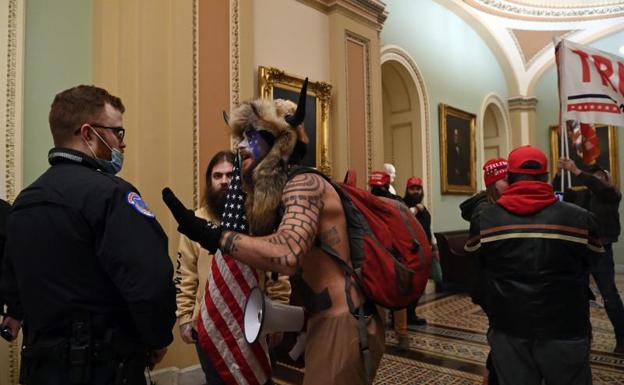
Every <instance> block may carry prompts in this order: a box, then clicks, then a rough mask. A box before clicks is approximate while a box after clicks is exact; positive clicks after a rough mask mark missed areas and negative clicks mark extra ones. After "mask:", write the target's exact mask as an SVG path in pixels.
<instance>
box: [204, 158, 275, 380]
mask: <svg viewBox="0 0 624 385" xmlns="http://www.w3.org/2000/svg"><path fill="white" fill-rule="evenodd" d="M233 174H234V175H233V178H232V183H231V184H230V188H229V190H228V194H227V197H226V201H225V210H224V212H223V216H222V225H223V227H224V229H226V230H233V231H238V232H241V233H246V232H247V220H246V218H245V213H244V202H245V194H244V193H243V191H242V188H241V179H240V172H239V168H238V167H235V169H234V172H233ZM256 286H258V277H257V274H256V272H255V271H254V269H252V268H251V267H249V266H247V265H245V264H243V263H240V262H238V261H236V260H235V259H234V258H232V257H231V256H229V255H223V254H222V253H221V251H217V253H216V254H215V256H214V258H213V260H212V265H211V267H210V275H209V277H208V281H207V282H206V294H205V297H204V301H203V302H202V305H201V311H200V313H199V321H200V322H198V325H197V328H198V331H197V332H198V337H199V343H200V345H201V346H202V348H203V349H204V350H205V352H206V354H207V356H208V358H209V359H210V362H211V363H212V365H213V366H214V367H215V369H216V370H217V372H218V373H219V375H220V377H221V379H223V381H224V382H225V383H226V384H228V385H230V384H231V385H235V384H237V385H247V384H249V385H263V384H265V383H266V382H267V381H268V380H269V378H271V364H270V361H269V354H268V347H267V344H266V340H265V339H263V338H260V339H258V341H257V342H255V343H253V344H248V343H247V341H246V340H245V335H244V330H243V316H244V310H245V301H246V300H247V297H248V296H249V293H250V292H251V289H252V288H254V287H256Z"/></svg>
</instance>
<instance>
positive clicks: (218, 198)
mask: <svg viewBox="0 0 624 385" xmlns="http://www.w3.org/2000/svg"><path fill="white" fill-rule="evenodd" d="M226 195H227V189H225V190H222V191H221V190H213V189H212V186H210V185H208V201H207V202H206V204H207V205H208V208H210V211H212V213H213V214H214V215H215V216H216V217H217V218H219V219H221V216H222V215H223V210H224V209H225V198H226Z"/></svg>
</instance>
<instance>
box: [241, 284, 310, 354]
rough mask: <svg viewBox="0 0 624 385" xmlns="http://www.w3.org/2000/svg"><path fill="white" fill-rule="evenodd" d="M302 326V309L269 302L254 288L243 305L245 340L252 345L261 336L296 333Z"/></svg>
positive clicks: (262, 293)
mask: <svg viewBox="0 0 624 385" xmlns="http://www.w3.org/2000/svg"><path fill="white" fill-rule="evenodd" d="M303 324H304V313H303V308H302V307H299V306H290V305H284V304H282V303H279V302H273V301H271V300H270V299H269V298H268V297H267V296H265V295H264V292H263V291H262V290H261V289H260V288H259V287H254V288H253V289H252V290H251V293H249V297H247V302H246V303H245V316H244V323H243V325H244V329H245V330H244V332H245V339H246V340H247V342H248V343H250V344H252V343H254V342H256V341H257V340H258V338H260V337H261V336H264V335H267V334H271V333H278V332H298V331H301V329H302V328H303Z"/></svg>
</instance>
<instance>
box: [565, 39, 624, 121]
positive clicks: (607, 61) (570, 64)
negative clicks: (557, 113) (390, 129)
mask: <svg viewBox="0 0 624 385" xmlns="http://www.w3.org/2000/svg"><path fill="white" fill-rule="evenodd" d="M555 55H556V59H557V72H558V75H559V98H560V101H561V115H562V116H561V118H562V119H561V120H562V121H563V122H565V121H567V120H577V121H579V122H583V123H590V124H591V123H601V124H612V125H616V126H624V58H622V57H619V56H616V55H612V54H609V53H606V52H604V51H600V50H597V49H595V48H591V47H588V46H586V45H582V44H577V43H573V42H571V41H568V40H565V39H564V40H561V41H560V42H559V43H558V44H557V46H556V51H555Z"/></svg>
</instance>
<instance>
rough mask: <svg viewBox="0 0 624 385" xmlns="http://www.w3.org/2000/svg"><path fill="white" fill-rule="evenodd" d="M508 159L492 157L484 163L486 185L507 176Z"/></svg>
mask: <svg viewBox="0 0 624 385" xmlns="http://www.w3.org/2000/svg"><path fill="white" fill-rule="evenodd" d="M507 166H508V165H507V159H505V158H494V159H490V160H488V161H487V162H485V164H484V165H483V181H484V182H485V185H486V186H489V185H491V184H494V183H496V182H497V181H499V180H501V179H503V178H505V177H506V176H507Z"/></svg>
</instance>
